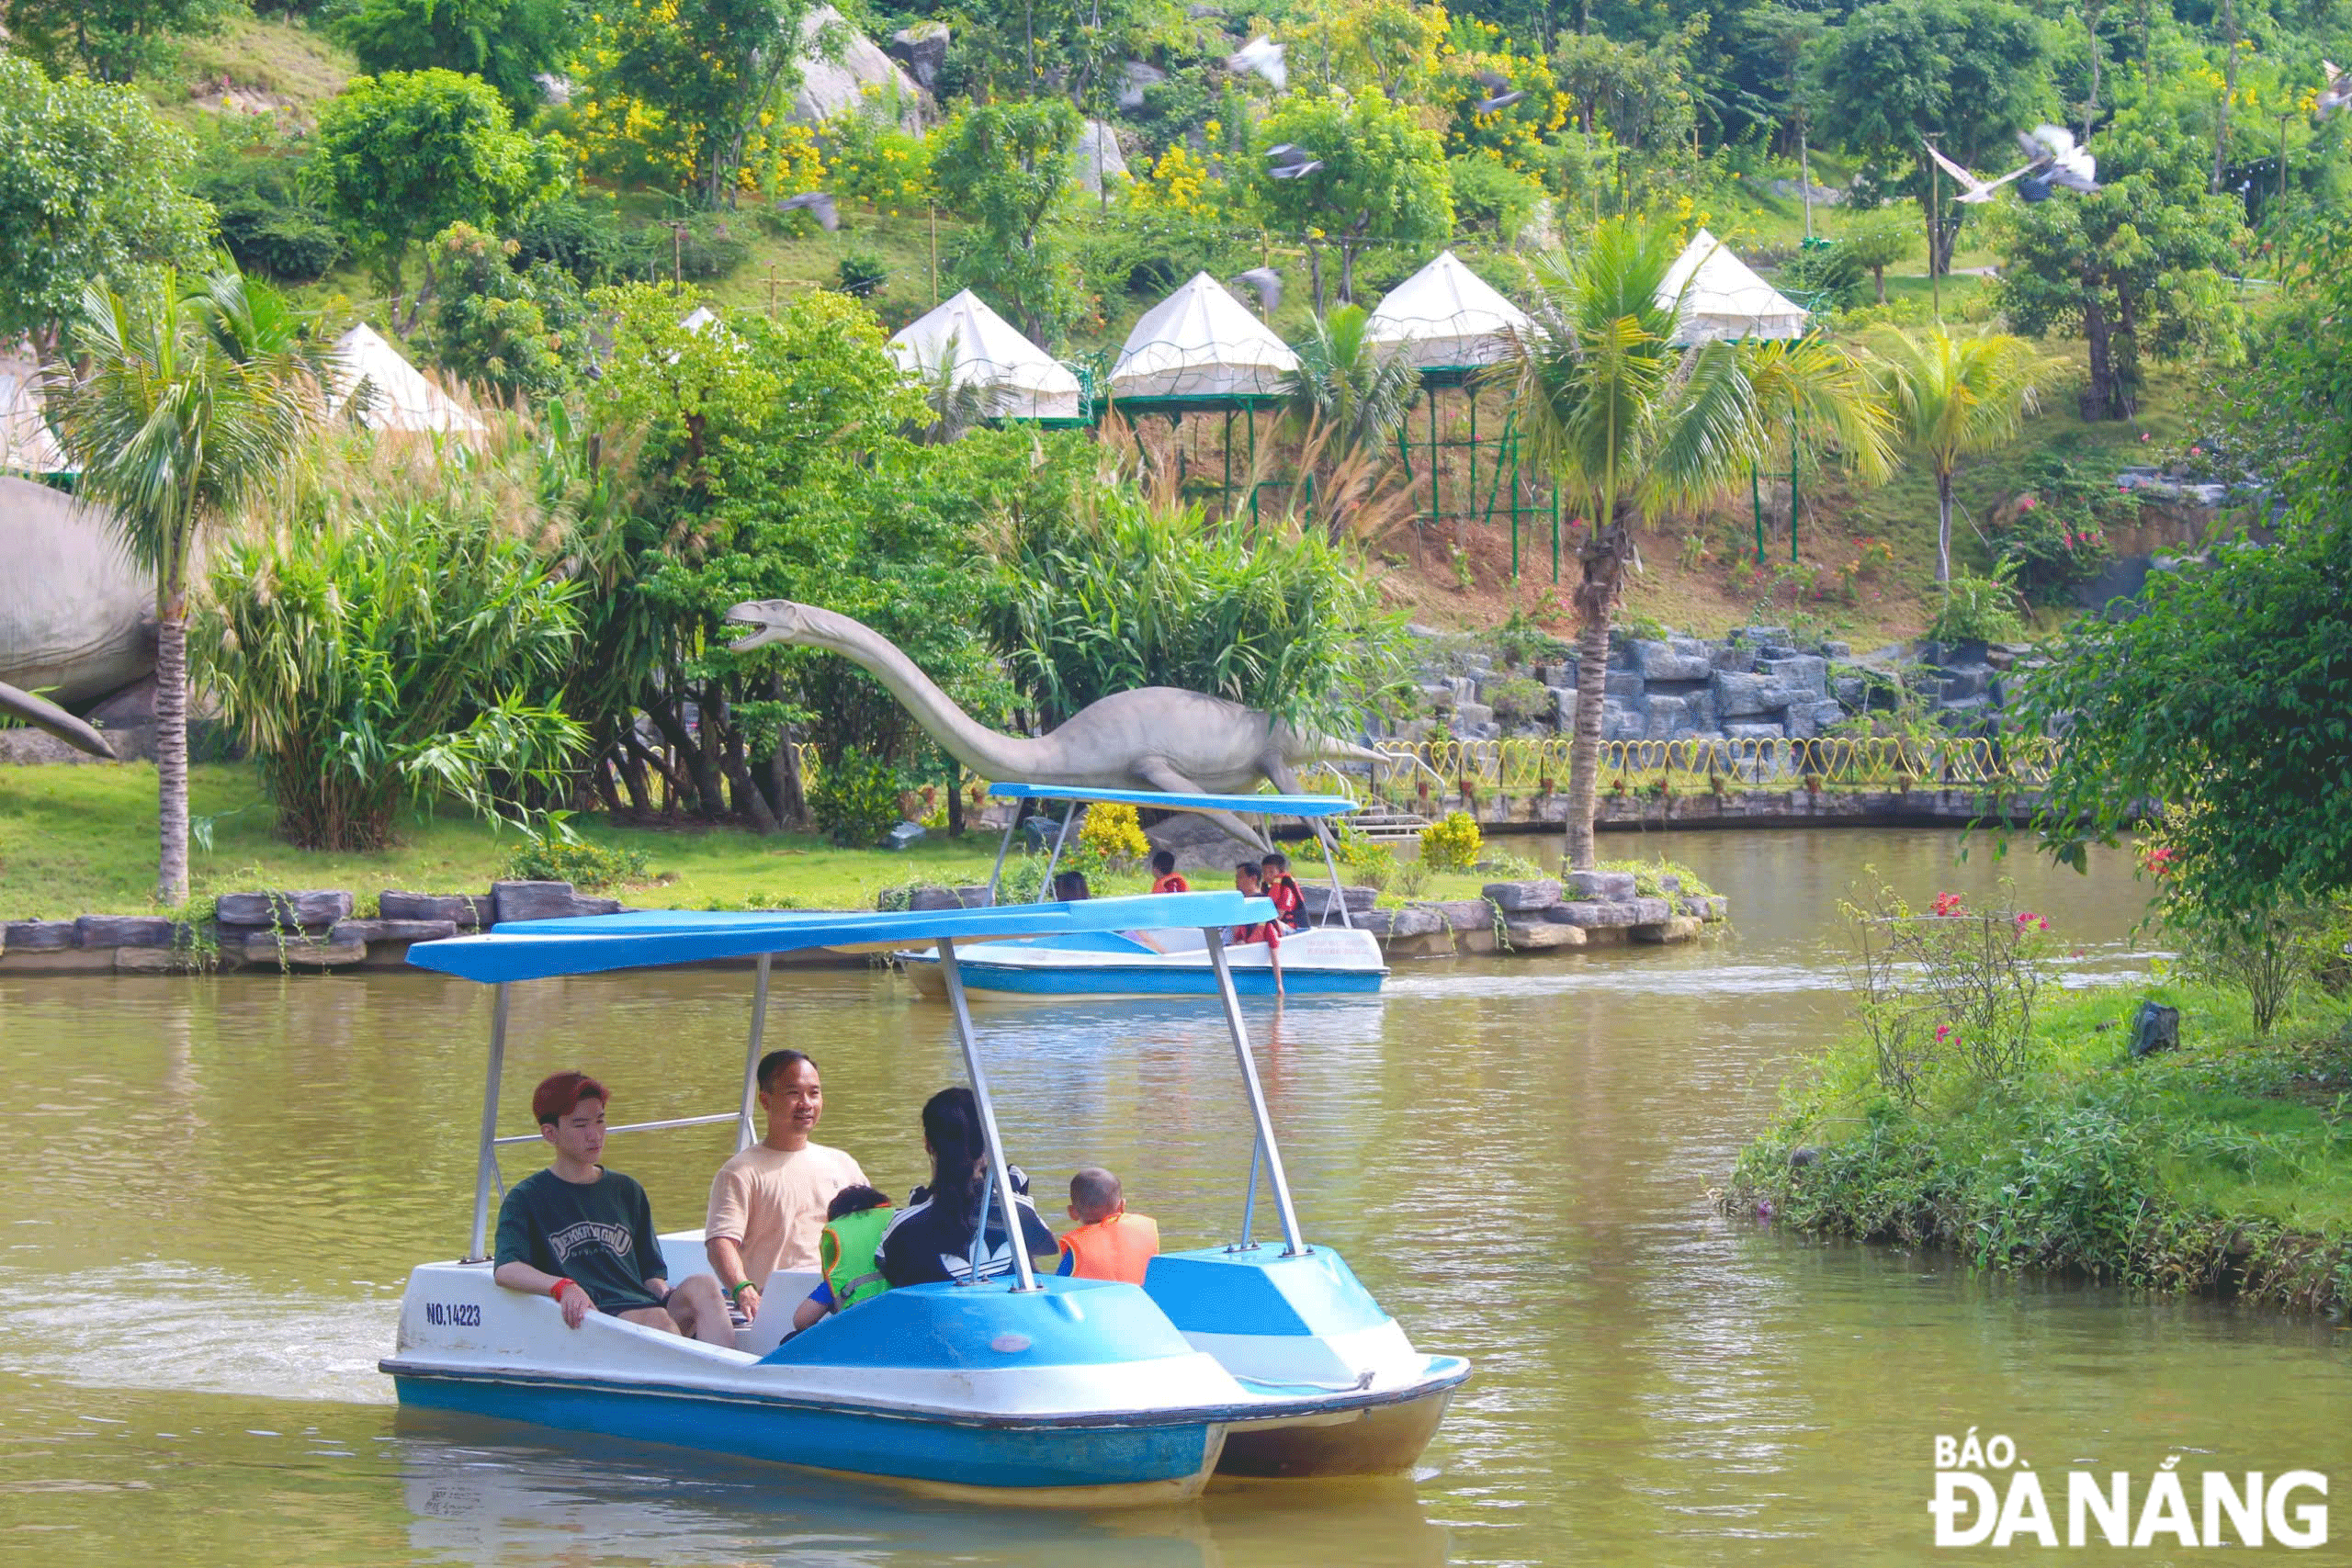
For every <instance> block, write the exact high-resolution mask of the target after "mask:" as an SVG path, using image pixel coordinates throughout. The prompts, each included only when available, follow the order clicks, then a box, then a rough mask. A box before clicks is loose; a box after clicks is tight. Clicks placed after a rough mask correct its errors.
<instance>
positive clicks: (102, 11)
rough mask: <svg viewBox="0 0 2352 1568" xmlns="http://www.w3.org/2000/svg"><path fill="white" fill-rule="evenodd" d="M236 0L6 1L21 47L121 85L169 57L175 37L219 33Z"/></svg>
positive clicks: (58, 67) (0, 10) (60, 67)
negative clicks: (172, 40)
mask: <svg viewBox="0 0 2352 1568" xmlns="http://www.w3.org/2000/svg"><path fill="white" fill-rule="evenodd" d="M243 9H244V7H243V6H241V5H238V4H237V3H236V0H6V5H5V6H0V15H5V16H6V18H7V22H8V32H9V34H10V36H11V37H13V38H14V39H16V42H17V48H18V49H20V50H22V51H24V52H25V53H27V54H28V55H30V56H32V57H33V58H34V59H35V60H38V61H40V62H41V63H42V64H44V65H46V66H48V67H49V68H50V69H51V70H52V71H55V72H57V73H59V74H60V75H62V74H64V73H66V72H67V71H69V70H76V69H78V70H81V71H85V72H87V73H89V74H90V75H91V76H92V77H94V78H95V79H96V80H98V81H100V82H114V83H123V82H128V81H130V79H131V78H132V77H133V76H136V75H137V74H138V73H140V72H141V71H144V70H149V69H152V68H153V67H154V66H155V65H158V64H161V63H164V62H165V61H167V60H168V59H169V53H170V49H171V39H173V38H175V37H180V36H189V35H198V34H204V33H216V32H219V31H220V24H221V23H222V22H224V21H226V20H227V19H228V18H229V17H231V16H232V15H233V14H235V13H236V12H238V11H242V10H243Z"/></svg>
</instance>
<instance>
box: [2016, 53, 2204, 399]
mask: <svg viewBox="0 0 2352 1568" xmlns="http://www.w3.org/2000/svg"><path fill="white" fill-rule="evenodd" d="M2188 107H2189V106H2188V105H2186V104H2182V103H2179V102H2178V101H2177V100H2176V101H2175V102H2172V103H2166V102H2165V101H2162V100H2156V101H2152V102H2149V103H2145V104H2143V105H2141V106H2137V107H2132V108H2130V109H2126V110H2124V111H2123V112H2122V113H2120V114H2119V115H2117V116H2116V117H2115V119H2114V121H2113V122H2112V123H2111V124H2110V125H2109V127H2108V129H2107V130H2106V131H2104V132H2103V133H2102V134H2101V135H2100V137H2099V143H2098V172H2099V179H2100V181H2101V182H2102V186H2103V188H2102V189H2100V190H2099V191H2098V194H2096V195H2092V196H2079V195H2075V193H2072V192H2069V193H2066V195H2065V196H2064V197H2059V198H2056V199H2052V200H2050V201H2043V202H2035V203H2031V204H2028V203H2024V202H2018V203H2013V204H2004V209H2003V210H2002V211H2001V212H2000V214H1999V215H1998V217H1997V218H1996V223H1995V229H1994V234H1995V238H1994V243H1995V244H1996V246H1997V247H1998V249H1999V251H2000V255H2001V270H2000V276H1999V277H1998V279H1997V280H1996V283H1995V284H1994V299H1995V300H1996V303H1997V305H1998V306H1999V308H2000V310H2001V311H2002V312H2003V313H2004V314H2005V315H2007V318H2008V320H2009V321H2010V323H2011V324H2012V325H2013V326H2015V327H2016V328H2017V329H2018V331H2019V332H2022V333H2030V334H2031V335H2033V336H2036V337H2039V336H2041V334H2042V333H2047V332H2050V331H2052V330H2053V329H2054V330H2057V331H2061V332H2064V333H2069V334H2072V333H2081V334H2082V336H2083V338H2084V341H2085V342H2086V344H2087V345H2088V347H2089V351H2090V379H2089V382H2088V384H2087V385H2086V387H2085V388H2084V389H2083V394H2082V415H2083V417H2084V418H2085V419H2086V420H2103V419H2124V418H2128V417H2129V416H2130V415H2131V414H2133V413H2135V412H2138V410H2139V406H2140V382H2141V375H2140V359H2141V355H2142V353H2143V349H2144V350H2146V351H2148V352H2152V353H2154V354H2156V355H2163V356H2165V357H2176V356H2178V355H2182V354H2185V353H2188V352H2189V351H2191V350H2195V349H2204V348H2209V347H2210V348H2212V349H2215V350H2217V351H2219V352H2221V353H2222V356H2223V358H2224V360H2225V361H2226V360H2227V359H2228V358H2230V357H2233V355H2234V353H2235V351H2236V348H2237V344H2238V337H2239V334H2238V333H2237V331H2236V330H2235V329H2236V328H2237V327H2238V326H2239V325H2240V324H2241V323H2242V319H2243V316H2244V311H2243V310H2242V309H2241V308H2240V307H2239V305H2238V304H2237V298H2236V297H2237V289H2236V287H2235V285H2234V284H2233V282H2232V281H2231V279H2230V277H2229V276H2226V272H2228V271H2234V270H2235V264H2236V262H2237V258H2238V255H2239V253H2240V250H2241V247H2243V246H2244V245H2245V243H2247V242H2248V241H2249V239H2250V238H2251V236H2249V235H2248V234H2247V232H2246V228H2245V204H2244V203H2243V202H2241V201H2240V200H2239V199H2238V198H2237V197H2235V196H2232V195H2222V196H2215V195H2212V194H2211V193H2210V192H2209V190H2208V181H2207V178H2206V173H2207V171H2206V168H2205V160H2204V148H2203V146H2202V145H2201V144H2200V140H2199V137H2198V135H2197V132H2196V130H2194V129H2193V128H2192V127H2191V126H2189V125H2187V124H2184V123H2182V117H2181V114H2180V110H2182V109H2186V108H2188Z"/></svg>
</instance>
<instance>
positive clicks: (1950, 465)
mask: <svg viewBox="0 0 2352 1568" xmlns="http://www.w3.org/2000/svg"><path fill="white" fill-rule="evenodd" d="M1867 342H1868V345H1869V348H1870V350H1871V355H1872V364H1871V379H1872V381H1873V382H1874V383H1876V385H1877V387H1878V389H1879V396H1880V397H1881V399H1883V401H1884V402H1885V404H1886V407H1887V412H1888V413H1889V415H1890V416H1891V417H1892V418H1893V420H1894V434H1895V437H1896V439H1897V440H1898V441H1900V442H1901V443H1902V445H1903V446H1905V447H1906V448H1908V449H1909V451H1910V452H1911V453H1912V454H1913V455H1914V456H1915V457H1920V458H1923V459H1925V460H1926V462H1927V464H1928V467H1929V468H1932V469H1933V470H1934V471H1935V476H1936V581H1938V582H1950V581H1951V476H1952V470H1953V469H1954V468H1958V467H1959V466H1960V460H1961V459H1962V457H1970V456H1973V454H1976V453H1979V452H1989V451H1991V450H1993V449H1994V448H1995V447H1997V446H2006V445H2007V444H2008V443H2009V442H2011V441H2013V440H2015V439H2016V438H2017V434H2018V427H2019V426H2021V425H2022V424H2024V423H2025V416H2026V415H2027V414H2029V413H2030V412H2033V410H2034V409H2035V407H2036V406H2038V404H2039V402H2040V393H2041V386H2042V384H2043V383H2044V382H2046V381H2047V380H2048V379H2049V378H2050V371H2051V366H2050V362H2049V361H2047V360H2045V359H2044V358H2042V357H2041V355H2039V354H2036V353H2035V352H2034V350H2033V346H2032V345H2031V344H2029V343H2027V342H2026V341H2025V340H2024V339H2023V338H2020V337H2012V336H2010V335H2008V334H2007V333H1986V332H1977V333H1953V332H1951V331H1949V330H1947V329H1945V328H1943V327H1940V326H1937V327H1928V328H1927V329H1925V330H1924V331H1920V332H1917V333H1907V332H1904V331H1902V330H1901V329H1900V328H1896V327H1882V328H1880V329H1879V330H1878V331H1877V332H1874V333H1871V335H1870V337H1869V339H1868V340H1867Z"/></svg>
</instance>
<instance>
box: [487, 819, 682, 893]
mask: <svg viewBox="0 0 2352 1568" xmlns="http://www.w3.org/2000/svg"><path fill="white" fill-rule="evenodd" d="M648 869H649V867H648V863H647V861H646V858H645V852H644V851H643V850H632V849H622V848H618V847H607V846H605V845H604V844H592V843H590V842H588V841H587V840H585V839H578V838H573V839H565V838H562V837H560V836H558V835H556V834H552V833H537V834H533V835H532V836H531V837H529V838H528V839H526V840H524V843H523V846H522V848H520V849H518V850H516V851H515V852H514V853H513V854H511V855H509V856H508V857H507V859H506V870H505V872H504V874H505V875H507V876H509V877H512V878H514V879H515V880H517V881H521V882H569V883H571V886H574V887H578V888H582V889H585V890H587V891H590V892H594V891H596V890H597V889H600V888H605V887H618V886H622V885H623V884H625V883H630V882H642V881H644V880H645V876H646V873H647V870H648Z"/></svg>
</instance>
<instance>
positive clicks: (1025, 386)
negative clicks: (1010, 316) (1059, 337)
mask: <svg viewBox="0 0 2352 1568" xmlns="http://www.w3.org/2000/svg"><path fill="white" fill-rule="evenodd" d="M890 352H891V354H892V355H895V356H896V357H897V359H898V361H899V364H900V365H902V366H904V367H906V369H907V370H908V371H909V373H910V374H912V375H915V376H920V377H923V378H931V377H934V376H936V375H938V373H939V370H940V367H941V366H942V365H943V364H944V365H946V366H948V367H949V370H948V376H949V379H950V380H951V381H952V382H953V383H954V384H955V385H956V386H959V387H962V386H968V385H973V384H980V385H993V386H995V387H996V389H997V395H996V397H995V400H994V403H995V406H994V407H993V408H992V409H991V410H990V412H991V414H993V415H994V416H996V417H1000V418H1005V419H1036V420H1078V419H1082V418H1084V417H1085V413H1086V408H1085V398H1084V396H1083V394H1082V392H1081V390H1080V387H1079V384H1078V378H1077V377H1076V376H1075V375H1073V374H1071V372H1070V368H1069V366H1067V365H1064V364H1062V363H1061V362H1060V361H1059V360H1057V359H1056V358H1054V356H1053V355H1049V354H1047V353H1046V351H1045V350H1044V349H1042V348H1039V347H1038V346H1037V345H1036V344H1034V343H1031V342H1030V341H1029V340H1028V339H1027V338H1025V337H1023V336H1022V335H1021V333H1019V332H1018V331H1016V330H1015V329H1014V327H1013V325H1012V322H1010V321H1006V320H1005V319H1004V318H1003V317H1002V316H1000V315H998V314H997V313H996V312H995V311H994V310H989V307H988V303H987V301H985V300H983V299H981V298H980V297H979V296H978V295H977V294H975V293H973V292H972V291H971V290H970V289H968V288H967V289H966V290H964V292H962V293H961V294H958V295H956V297H955V298H954V299H950V300H948V301H946V302H945V303H944V304H942V305H940V306H937V307H936V308H934V309H933V310H932V311H931V313H930V314H929V315H927V316H924V317H922V319H921V320H919V321H914V322H912V323H911V324H910V325H909V326H907V327H906V328H904V329H903V330H901V331H900V332H899V333H898V335H896V336H895V337H893V338H891V340H890Z"/></svg>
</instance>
